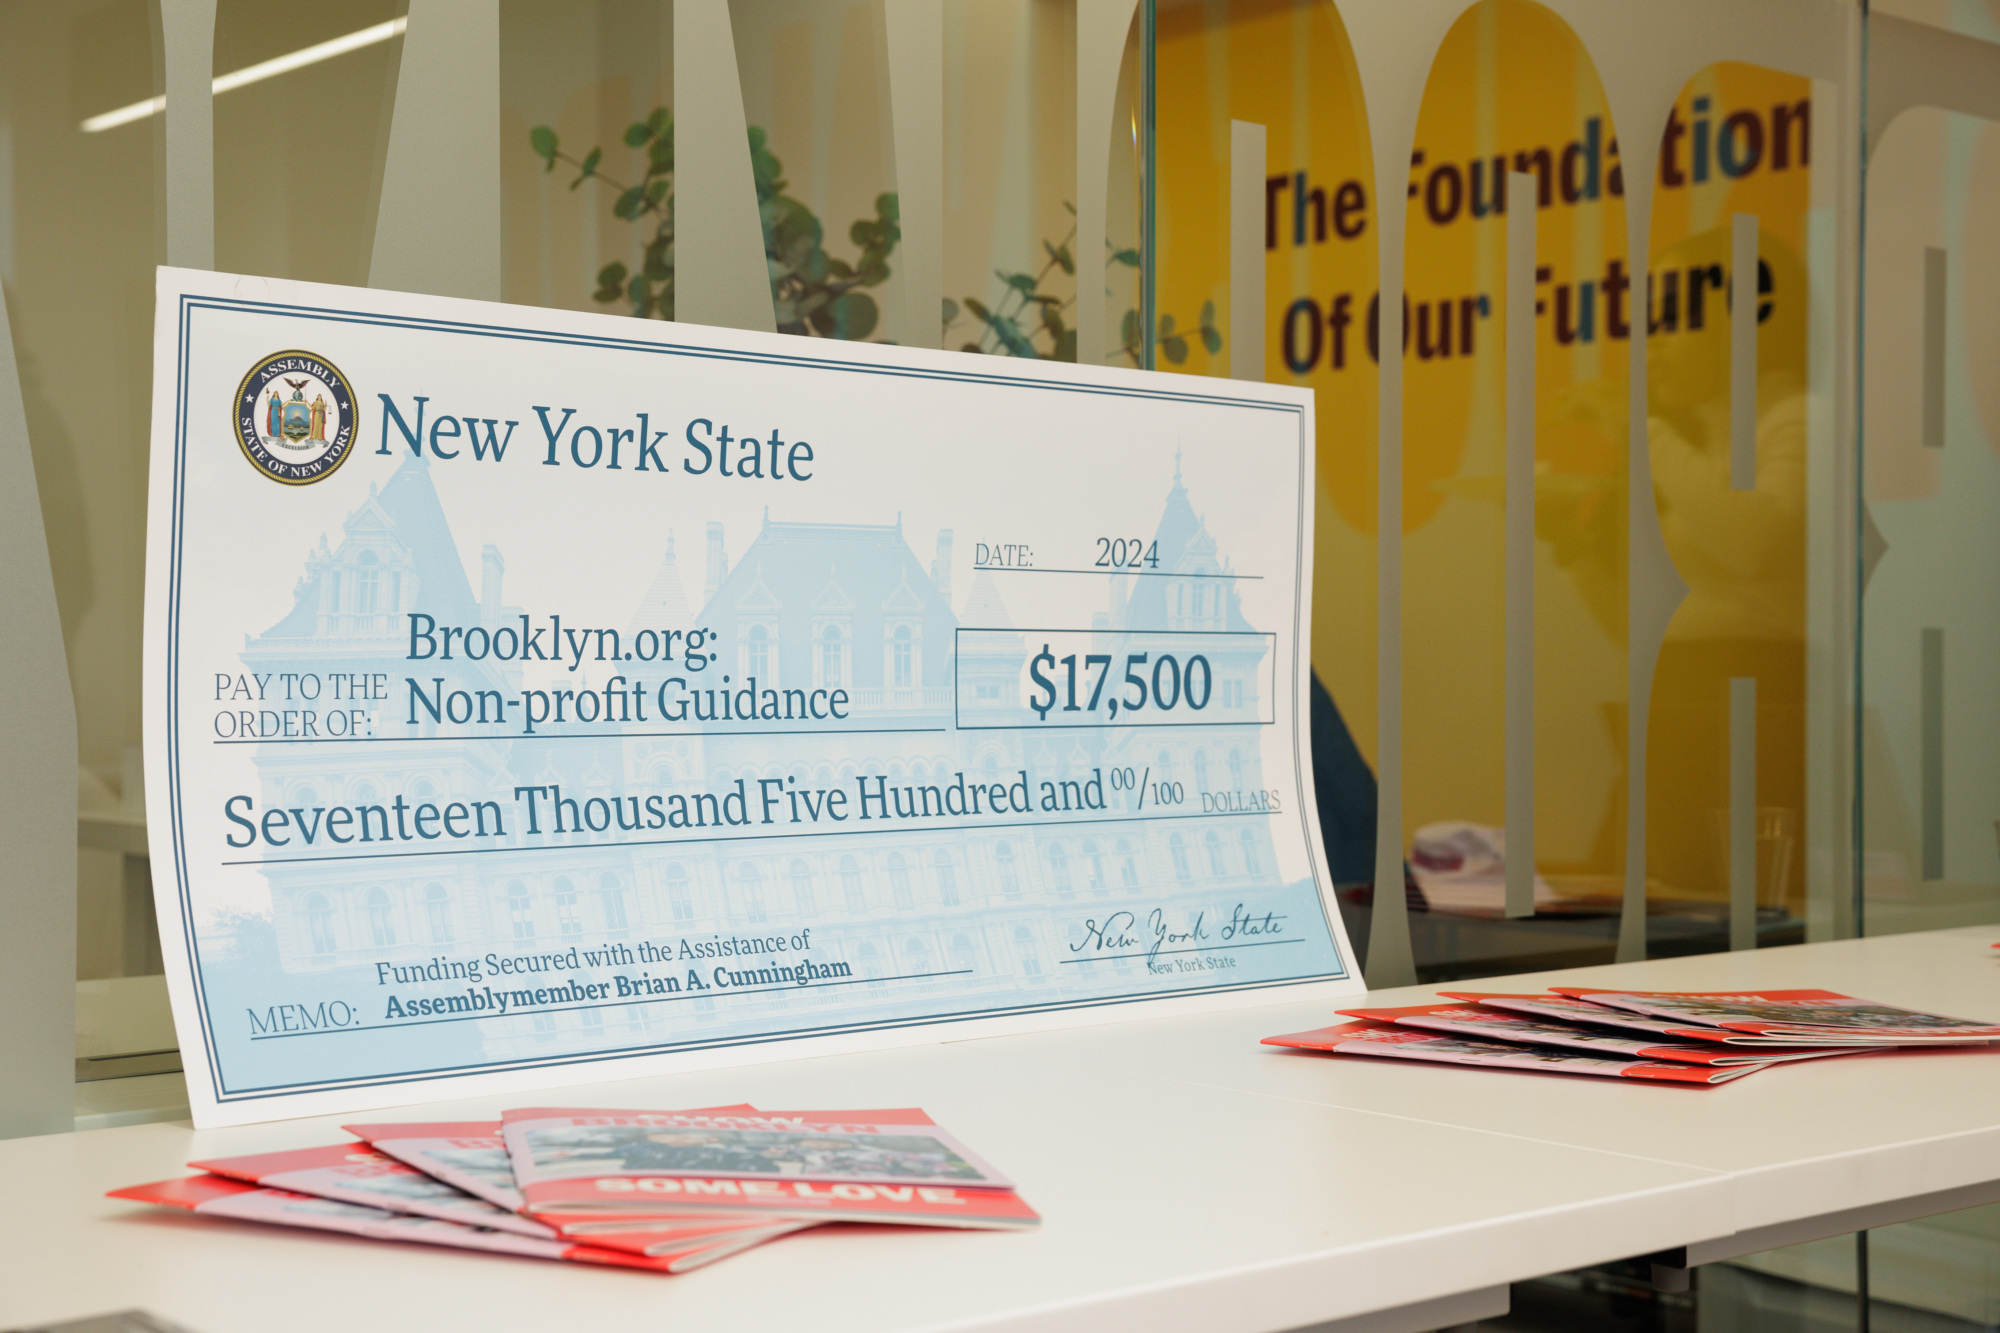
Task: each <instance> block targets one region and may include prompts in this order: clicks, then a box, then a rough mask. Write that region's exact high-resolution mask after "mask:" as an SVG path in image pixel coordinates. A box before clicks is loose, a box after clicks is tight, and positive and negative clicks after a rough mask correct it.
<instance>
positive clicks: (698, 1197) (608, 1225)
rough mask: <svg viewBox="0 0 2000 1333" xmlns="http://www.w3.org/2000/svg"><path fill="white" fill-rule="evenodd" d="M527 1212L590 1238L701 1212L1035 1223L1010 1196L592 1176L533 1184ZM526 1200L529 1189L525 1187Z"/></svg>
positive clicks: (933, 1223)
mask: <svg viewBox="0 0 2000 1333" xmlns="http://www.w3.org/2000/svg"><path fill="white" fill-rule="evenodd" d="M540 1189H541V1190H542V1191H543V1192H544V1197H543V1200H542V1201H541V1202H539V1203H537V1202H533V1201H532V1200H531V1202H530V1203H529V1205H528V1207H529V1210H530V1211H531V1212H532V1213H533V1214H534V1216H535V1217H536V1218H537V1219H539V1220H541V1221H543V1222H546V1223H548V1224H549V1225H550V1226H552V1227H554V1228H555V1229H556V1230H557V1231H558V1232H559V1233H561V1234H562V1235H564V1236H568V1237H571V1238H575V1239H591V1240H593V1241H594V1240H595V1238H596V1237H597V1236H598V1235H613V1234H620V1233H624V1232H626V1231H627V1230H628V1228H629V1225H630V1221H631V1219H633V1218H641V1219H646V1220H648V1221H651V1220H654V1219H656V1218H661V1217H665V1218H672V1219H680V1218H684V1217H686V1216H688V1215H691V1214H700V1213H703V1212H709V1213H720V1214H724V1215H727V1216H730V1217H736V1218H742V1217H744V1216H759V1217H764V1218H774V1219H775V1218H786V1219H791V1220H810V1221H814V1222H877V1223H889V1224H897V1225H903V1226H920V1227H966V1228H973V1229H983V1230H1009V1229H1016V1228H1023V1227H1034V1226H1040V1225H1041V1221H1042V1219H1041V1218H1040V1217H1039V1216H1038V1215H1037V1214H1036V1213H1035V1210H1034V1209H1032V1208H1030V1207H1029V1206H1028V1205H1027V1203H1026V1202H1025V1201H1024V1200H1023V1199H1022V1198H1021V1196H1020V1195H1018V1194H1016V1193H1015V1192H1014V1191H1013V1190H986V1189H959V1188H957V1187H956V1186H946V1185H883V1184H861V1183H858V1182H852V1181H840V1182H836V1183H833V1184H826V1183H823V1182H819V1181H811V1180H794V1181H778V1180H744V1179H738V1178H734V1177H727V1176H720V1177H718V1176H710V1177H702V1176H689V1177H680V1176H641V1177H639V1178H637V1179H631V1178H627V1177H619V1176H600V1177H598V1178H596V1179H594V1180H570V1181H557V1182H554V1183H552V1184H549V1185H544V1186H541V1187H540ZM529 1192H530V1194H531V1195H532V1194H533V1193H534V1192H535V1191H534V1189H533V1188H531V1189H530V1191H529Z"/></svg>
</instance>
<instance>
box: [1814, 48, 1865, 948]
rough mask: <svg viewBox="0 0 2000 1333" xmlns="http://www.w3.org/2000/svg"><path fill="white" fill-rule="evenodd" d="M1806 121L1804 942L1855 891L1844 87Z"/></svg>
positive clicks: (1826, 96)
mask: <svg viewBox="0 0 2000 1333" xmlns="http://www.w3.org/2000/svg"><path fill="white" fill-rule="evenodd" d="M1812 99H1813V100H1812V104H1813V106H1814V107H1815V108H1816V110H1815V112H1814V119H1813V122H1812V124H1811V126H1810V127H1809V133H1810V135H1811V146H1812V156H1813V161H1815V162H1817V163H1821V164H1823V165H1822V166H1821V168H1820V169H1818V170H1815V171H1814V172H1813V174H1812V185H1811V211H1810V212H1809V213H1808V214H1807V215H1806V271H1807V274H1808V280H1809V281H1810V283H1811V288H1810V294H1809V296H1808V299H1807V312H1808V315H1809V318H1808V320H1807V323H1806V699H1805V704H1806V708H1805V718H1806V723H1805V747H1806V808H1805V829H1804V831H1803V834H1804V841H1803V843H1802V846H1803V848H1804V851H1805V858H1804V870H1805V895H1806V941H1807V943H1817V942H1818V941H1821V940H1830V939H1835V938H1837V937H1838V926H1837V923H1838V920H1839V918H1840V915H1841V913H1840V904H1841V903H1843V902H1845V901H1847V900H1848V899H1850V898H1851V896H1852V894H1851V891H1850V890H1851V876H1850V875H1849V873H1848V871H1847V865H1848V862H1849V855H1848V853H1849V850H1850V848H1849V843H1848V839H1847V836H1846V832H1845V830H1846V829H1847V827H1848V823H1849V820H1848V818H1847V801H1846V791H1847V775H1848V772H1849V768H1850V763H1851V759H1852V756H1853V752H1854V751H1853V744H1852V742H1851V740H1850V736H1851V734H1852V730H1853V727H1852V718H1853V709H1852V705H1851V701H1850V700H1849V699H1848V697H1847V686H1846V682H1847V681H1848V680H1849V679H1851V675H1850V673H1849V670H1848V666H1849V663H1850V661H1851V659H1852V655H1853V650H1852V645H1853V642H1854V629H1853V625H1854V616H1853V577H1852V573H1851V570H1852V566H1853V557H1852V556H1851V555H1850V554H1849V553H1850V552H1851V551H1852V550H1853V542H1852V534H1853V532H1854V529H1855V521H1854V519H1855V514H1854V507H1853V499H1852V491H1853V488H1852V485H1851V478H1852V476H1853V473H1854V467H1853V462H1854V450H1853V448H1852V441H1851V440H1844V439H1842V437H1841V435H1840V424H1839V423H1840V421H1841V419H1842V415H1843V413H1842V404H1841V402H1840V401H1839V395H1838V392H1837V386H1838V385H1840V384H1844V383H1845V382H1846V377H1845V376H1844V375H1842V374H1840V373H1839V372H1838V369H1837V365H1838V363H1837V355H1838V350H1837V349H1838V347H1839V330H1840V321H1839V320H1838V319H1837V318H1836V313H1837V312H1838V311H1839V309H1840V303H1839V295H1838V294H1839V291H1840V280H1841V272H1842V265H1843V264H1844V263H1848V262H1851V260H1852V256H1849V255H1844V254H1842V253H1841V250H1840V248H1839V246H1838V238H1839V234H1840V229H1841V220H1840V215H1839V210H1838V208H1837V207H1836V204H1835V201H1836V199H1837V198H1838V196H1839V191H1838V189H1837V188H1836V187H1837V186H1839V185H1840V183H1841V181H1840V176H1839V173H1838V172H1837V171H1836V170H1835V168H1834V167H1832V166H1829V165H1824V164H1830V163H1837V162H1839V161H1840V160H1841V157H1840V156H1839V154H1840V149H1839V147H1838V144H1839V143H1840V138H1839V136H1840V134H1841V133H1842V131H1841V126H1842V124H1843V118H1844V117H1845V116H1846V115H1848V114H1849V113H1848V112H1847V111H1846V110H1845V109H1844V107H1843V99H1842V96H1841V89H1840V85H1839V84H1836V83H1833V82H1831V81H1830V80H1826V79H1815V80H1813V85H1812Z"/></svg>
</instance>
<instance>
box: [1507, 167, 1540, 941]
mask: <svg viewBox="0 0 2000 1333" xmlns="http://www.w3.org/2000/svg"><path fill="white" fill-rule="evenodd" d="M1507 199H1508V200H1509V202H1510V203H1511V204H1512V207H1510V208H1509V209H1508V210H1507V331H1506V336H1507V392H1506V428H1507V440H1506V451H1507V454H1506V469H1505V470H1506V478H1507V503H1506V510H1507V513H1506V525H1507V530H1506V538H1505V550H1506V556H1505V565H1506V568H1505V575H1504V577H1505V585H1506V629H1505V640H1506V647H1505V650H1504V652H1505V658H1506V686H1505V703H1504V705H1503V707H1504V708H1505V710H1506V742H1505V744H1506V758H1505V761H1504V765H1505V769H1506V801H1507V813H1506V819H1507V862H1506V878H1507V915H1508V916H1533V915H1534V914H1535V222H1536V217H1535V178H1534V177H1533V176H1530V175H1528V174H1527V173H1526V172H1521V171H1510V172H1508V173H1507Z"/></svg>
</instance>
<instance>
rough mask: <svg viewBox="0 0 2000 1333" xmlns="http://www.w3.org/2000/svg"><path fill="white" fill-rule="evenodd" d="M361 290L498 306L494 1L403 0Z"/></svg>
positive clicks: (497, 81)
mask: <svg viewBox="0 0 2000 1333" xmlns="http://www.w3.org/2000/svg"><path fill="white" fill-rule="evenodd" d="M409 17H410V23H409V27H408V29H407V30H406V31H405V32H404V34H403V55H402V63H401V66H400V68H399V69H398V71H397V75H396V111H395V115H394V117H393V118H392V119H391V120H390V122H389V148H388V155H387V157H386V159H385V161H384V164H383V168H382V202H381V204H380V206H379V207H378V209H377V210H376V215H375V247H374V253H373V254H372V256H371V257H370V261H369V265H368V285H369V286H370V287H381V288H386V289H388V290H391V291H401V292H426V293H429V294H431V295H433V296H466V297H471V298H473V299H475V300H481V301H497V300H499V299H500V2H499V0H410V16H409Z"/></svg>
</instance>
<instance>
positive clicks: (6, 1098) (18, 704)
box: [0, 296, 76, 1138]
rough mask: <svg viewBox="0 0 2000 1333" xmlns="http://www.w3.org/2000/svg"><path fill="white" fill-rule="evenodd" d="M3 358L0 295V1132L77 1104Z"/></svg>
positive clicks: (63, 776) (46, 581) (60, 896)
mask: <svg viewBox="0 0 2000 1333" xmlns="http://www.w3.org/2000/svg"><path fill="white" fill-rule="evenodd" d="M14 367H15V361H14V340H13V335H12V333H11V332H10V330H9V327H8V321H7V306H6V300H5V297H4V296H0V569H5V570H6V571H7V577H6V578H4V579H0V624H4V625H5V626H6V632H5V633H0V678H4V679H5V680H6V682H7V692H8V701H7V706H6V707H5V708H0V755H4V756H5V757H6V762H5V763H0V848H5V849H6V850H5V854H4V855H3V856H0V977H4V978H5V987H4V994H5V995H6V997H7V1000H6V1018H5V1020H4V1021H0V1138H13V1137H17V1136H20V1135H24V1134H54V1133H58V1132H61V1131H65V1130H68V1129H70V1128H71V1126H72V1122H73V1119H74V1116H75V1107H76V1102H75V1097H76V1093H75V1079H76V1064H75V1059H76V707H75V704H74V701H73V700H72V699H71V696H70V689H69V671H68V664H67V660H66V659H65V657H64V655H63V638H62V622H61V620H60V619H59V617H58V616H57V614H56V590H55V580H54V576H53V575H52V573H51V572H50V569H49V546H48V540H47V538H46V536H45V535H44V533H43V530H42V507H41V500H40V497H39V496H38V494H37V492H36V490H35V465H34V460H33V459H32V458H31V457H30V455H29V453H28V423H27V418H26V415H25V414H24V412H23V410H22V404H21V383H20V380H19V379H18V378H17V377H16V375H15V371H14Z"/></svg>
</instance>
